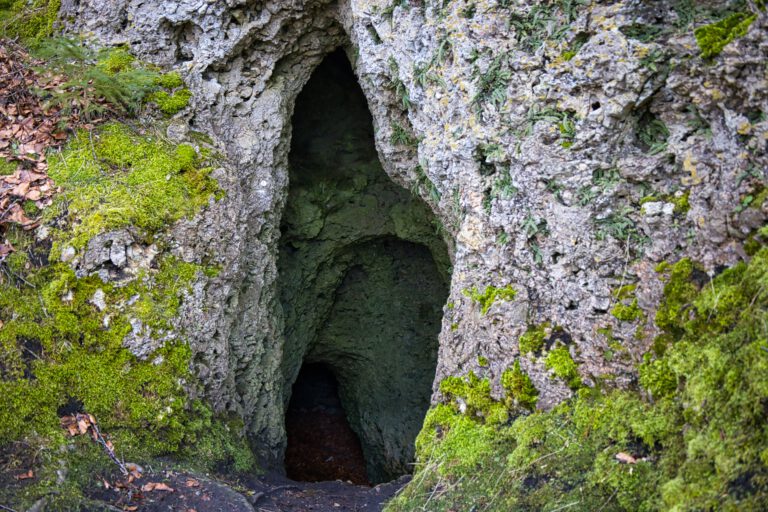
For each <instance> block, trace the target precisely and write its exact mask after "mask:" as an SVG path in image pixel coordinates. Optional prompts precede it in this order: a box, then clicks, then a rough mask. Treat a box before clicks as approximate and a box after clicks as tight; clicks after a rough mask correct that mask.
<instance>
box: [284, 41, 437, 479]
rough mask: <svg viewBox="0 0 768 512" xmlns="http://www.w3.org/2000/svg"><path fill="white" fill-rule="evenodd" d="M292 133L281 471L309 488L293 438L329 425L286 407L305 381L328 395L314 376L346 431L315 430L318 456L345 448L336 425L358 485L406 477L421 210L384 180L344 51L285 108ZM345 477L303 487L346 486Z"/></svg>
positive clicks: (428, 360) (419, 407) (418, 318)
mask: <svg viewBox="0 0 768 512" xmlns="http://www.w3.org/2000/svg"><path fill="white" fill-rule="evenodd" d="M292 130H293V131H292V139H291V149H290V153H289V159H288V160H289V189H288V198H287V201H286V205H285V209H284V211H283V217H282V222H281V226H280V230H281V238H280V242H279V257H278V287H279V288H278V289H279V292H280V301H281V305H282V310H283V318H284V345H283V359H282V365H283V367H282V369H283V375H284V383H283V395H284V397H285V400H286V402H285V404H284V406H285V407H286V411H287V413H288V414H287V416H286V428H287V430H288V436H287V449H286V466H287V468H286V469H287V471H288V472H289V474H293V475H294V476H296V478H302V479H305V478H306V479H309V478H310V477H309V476H301V473H299V472H297V471H296V468H299V467H305V466H308V465H312V464H313V461H312V459H311V457H314V455H313V453H312V451H311V450H305V449H301V448H300V446H301V443H302V441H300V439H301V437H300V436H299V434H298V432H300V431H305V430H306V431H307V432H309V431H312V430H318V431H324V428H321V427H320V425H321V424H322V423H323V422H326V421H327V419H328V418H327V415H326V414H323V415H317V414H310V413H306V414H304V413H302V414H299V412H298V411H300V410H302V409H301V408H299V409H297V408H296V407H298V406H297V405H296V404H301V403H307V402H305V400H306V398H305V397H304V396H303V394H302V393H303V391H302V390H304V389H305V386H306V384H305V382H316V383H318V384H317V386H316V387H317V388H318V389H317V391H318V392H320V390H321V389H330V388H331V387H333V386H330V384H322V385H321V384H319V383H320V380H321V374H322V373H323V372H325V373H324V375H325V377H323V378H326V380H325V381H324V382H326V383H327V382H330V381H329V380H328V377H329V375H330V376H332V377H333V378H334V379H335V382H336V385H337V388H336V389H337V392H338V399H339V403H338V404H337V405H335V406H334V407H335V409H334V410H335V411H336V412H338V413H339V414H342V413H343V415H344V416H346V419H347V422H348V423H345V422H343V421H340V420H341V418H340V417H338V415H337V417H336V420H335V421H334V422H331V423H328V425H332V426H334V428H338V429H339V430H338V431H336V432H335V433H333V432H329V431H325V434H323V435H324V436H325V437H323V440H322V441H320V440H318V441H317V445H318V446H319V445H321V444H323V443H331V444H332V443H333V442H341V441H340V440H341V439H350V438H349V432H346V433H344V431H345V428H346V427H345V425H348V426H349V427H350V428H351V430H352V431H353V432H354V433H355V434H356V435H357V438H358V439H359V442H360V447H361V449H362V454H363V457H364V462H365V473H366V475H367V480H368V481H370V482H371V483H373V484H376V483H379V482H384V481H388V480H391V479H393V478H396V477H398V476H400V475H403V474H405V473H408V472H409V471H410V469H411V464H412V462H413V455H414V446H413V445H414V441H415V438H416V434H417V433H418V432H419V430H420V428H421V425H422V422H423V420H424V415H425V413H426V411H427V409H428V407H429V400H430V396H431V391H432V381H433V380H434V376H435V367H436V362H437V348H438V344H437V338H438V334H439V332H440V327H441V321H442V308H443V304H444V303H445V301H446V299H447V296H448V282H449V279H450V259H449V255H448V252H447V249H446V245H445V243H444V241H443V240H442V239H441V238H440V237H439V236H438V235H437V234H436V230H435V228H434V225H435V218H434V216H433V213H432V211H431V210H430V209H429V207H428V206H427V205H426V204H425V203H424V202H423V201H422V200H421V199H420V198H418V197H416V196H414V195H412V194H411V193H410V192H409V191H408V190H406V189H404V188H403V187H401V186H399V185H397V184H396V183H394V182H393V181H392V180H391V179H390V178H389V176H388V175H387V174H386V172H385V171H384V169H383V167H382V165H381V162H380V161H379V158H378V153H377V151H376V147H375V143H374V133H373V120H372V117H371V114H370V112H369V110H368V105H367V102H366V99H365V96H364V95H363V92H362V90H361V89H360V86H359V85H358V83H357V80H356V78H355V75H354V72H353V70H352V67H351V65H350V63H349V60H348V59H347V57H346V54H345V53H344V51H342V50H337V51H335V52H333V53H331V54H330V55H328V56H327V57H326V58H325V59H324V61H323V62H322V63H321V64H320V65H319V66H318V68H317V69H316V70H315V71H314V73H313V74H312V76H311V77H310V80H309V81H308V83H307V85H306V86H305V87H304V89H303V90H302V92H301V93H300V94H299V96H298V98H297V100H296V105H295V109H294V114H293V118H292ZM316 365H321V366H316ZM302 368H303V370H302ZM318 368H324V370H322V371H320V370H318ZM313 379H314V380H313ZM310 387H311V386H310ZM293 398H295V399H296V401H294V400H293ZM313 399H318V400H319V399H320V397H319V396H317V395H316V396H314V398H313ZM289 401H290V402H289ZM304 410H308V411H310V412H311V411H312V408H311V407H310V408H309V409H307V407H304ZM316 412H317V411H316ZM323 412H324V413H325V412H327V411H323ZM298 418H302V419H298ZM294 421H300V422H301V425H300V427H297V426H296V425H295V424H294ZM294 429H297V430H294ZM329 429H330V427H329ZM326 430H327V429H326ZM318 434H319V432H318ZM344 442H345V443H346V442H348V441H344ZM340 451H341V448H338V449H337V451H336V452H334V453H339V452H340ZM301 457H306V458H305V459H304V460H301ZM328 457H334V459H335V458H336V457H337V455H328ZM346 475H348V473H344V472H338V473H336V474H331V473H323V476H318V475H314V476H311V478H312V479H315V478H328V479H336V478H341V479H351V478H348V476H346ZM353 481H354V480H353Z"/></svg>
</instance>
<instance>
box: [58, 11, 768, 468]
mask: <svg viewBox="0 0 768 512" xmlns="http://www.w3.org/2000/svg"><path fill="white" fill-rule="evenodd" d="M527 4H528V5H518V4H514V5H509V6H508V7H504V5H507V3H498V4H497V3H495V2H489V1H485V0H482V1H478V2H475V3H474V4H472V5H473V6H474V7H473V8H472V9H471V10H470V9H469V6H468V5H465V4H464V3H462V2H452V3H449V4H446V5H442V4H435V5H432V4H429V5H422V4H421V3H415V2H414V3H413V5H402V6H400V5H399V4H391V5H387V4H385V3H383V2H373V1H355V0H353V1H351V2H347V1H342V2H339V3H330V2H324V1H320V2H311V1H302V0H296V1H293V2H282V1H281V2H275V1H267V2H263V3H262V2H252V1H248V0H227V1H226V2H213V1H210V0H209V1H204V0H182V1H170V0H166V1H161V2H130V1H128V0H110V1H108V2H105V1H103V0H98V1H97V0H81V1H79V2H75V1H71V0H69V1H68V0H64V1H63V2H62V13H63V15H64V18H63V19H66V20H68V23H69V29H70V30H72V31H76V32H80V33H83V34H88V35H93V36H94V37H95V38H96V39H98V40H99V41H100V42H101V43H104V44H123V43H129V44H130V45H131V48H132V49H133V50H134V51H135V52H137V53H138V54H140V55H141V56H142V58H145V59H148V60H152V61H155V62H156V63H158V64H162V65H165V66H169V67H173V68H175V69H177V70H179V71H180V72H181V73H182V74H183V75H184V76H185V79H186V80H187V81H188V82H189V83H190V85H191V89H192V90H193V92H194V99H193V102H192V106H191V108H189V109H187V110H186V111H184V112H183V113H182V114H181V115H180V119H181V120H183V122H185V123H187V124H188V125H189V127H190V129H192V130H200V131H205V132H208V133H212V134H215V136H216V139H217V140H216V142H217V144H218V145H219V147H220V148H221V149H222V150H223V151H224V152H225V154H226V155H227V156H228V158H229V164H228V165H227V166H226V168H224V169H223V170H221V171H220V172H219V173H218V174H217V175H216V177H217V179H218V180H219V181H220V183H221V186H222V188H223V189H224V190H225V191H226V194H227V195H226V198H225V199H224V200H222V201H220V202H218V203H217V204H215V205H213V206H211V207H210V208H209V209H208V210H207V211H205V212H204V213H203V214H202V215H199V216H197V217H196V218H195V219H193V220H190V221H183V222H181V223H180V224H179V225H178V226H177V228H176V229H175V245H174V251H175V252H176V253H177V254H178V255H179V256H181V257H182V258H184V259H185V260H198V261H199V260H202V259H204V258H205V259H206V260H207V261H211V262H214V263H216V264H218V265H220V266H221V273H220V274H219V275H218V276H217V277H216V278H215V279H214V280H213V281H212V282H211V283H209V284H208V285H207V286H205V287H204V286H202V285H200V286H197V287H195V291H194V294H193V296H191V297H189V300H187V301H186V303H185V311H184V314H183V316H182V318H181V323H182V325H183V326H184V327H185V328H186V330H187V331H188V333H189V334H190V337H191V343H192V346H193V349H194V351H195V353H196V358H195V362H196V371H197V373H198V375H199V376H200V378H201V379H202V381H203V382H204V384H205V395H206V396H207V397H208V398H209V399H210V400H211V401H212V402H213V403H214V404H215V405H216V407H217V408H219V409H229V410H233V411H236V412H238V413H240V414H242V415H243V417H245V418H246V421H247V423H248V425H249V430H250V433H251V435H252V436H253V438H254V439H255V440H256V441H257V443H255V446H256V447H257V448H258V449H260V450H261V455H262V456H263V457H264V458H265V459H267V460H271V461H278V460H279V459H280V456H281V453H282V450H283V449H284V441H285V436H284V432H283V414H282V408H283V406H284V404H285V403H286V398H287V397H286V396H285V389H286V388H287V386H289V385H290V382H289V381H290V373H291V372H289V375H288V381H286V377H285V376H284V375H283V365H284V359H283V352H282V350H283V347H284V346H285V340H284V334H283V332H284V315H283V311H282V308H281V305H280V301H279V294H278V288H277V286H276V284H277V282H278V276H277V268H278V267H277V255H278V240H279V237H280V229H279V227H280V222H281V218H282V215H283V208H284V206H285V204H286V198H287V195H288V152H289V148H290V138H291V124H290V120H291V115H292V112H293V106H294V102H295V99H296V97H297V95H298V93H299V92H300V91H301V90H302V88H303V86H304V85H305V83H306V82H307V80H308V79H309V77H310V74H311V73H312V71H313V69H314V68H315V67H316V66H317V65H318V64H319V62H320V61H321V60H322V58H323V57H324V56H325V55H326V54H328V53H330V52H331V51H332V50H334V49H335V48H337V47H339V46H343V47H344V48H345V49H346V51H347V54H348V55H349V56H350V60H351V61H352V64H353V66H354V69H355V72H356V74H357V76H358V79H359V82H360V85H361V86H362V89H363V91H364V93H365V96H366V98H367V101H368V106H369V109H370V111H371V113H372V116H373V124H374V128H375V138H376V147H377V150H378V153H379V157H380V160H381V163H382V165H383V167H384V170H385V171H386V173H387V174H388V175H389V176H390V177H391V178H392V180H393V181H394V182H395V183H398V184H400V185H402V186H404V187H406V188H411V189H414V190H417V191H418V193H419V194H420V195H421V196H422V198H423V199H424V201H425V202H426V203H427V204H429V206H430V207H431V209H432V210H433V212H434V214H435V216H436V217H437V219H439V221H440V222H441V225H442V226H443V228H444V232H445V234H446V239H447V240H448V243H449V245H450V246H451V247H452V248H453V252H452V254H451V260H452V263H453V273H452V281H451V290H450V297H449V299H448V301H449V304H450V306H451V307H446V309H445V311H444V318H443V324H442V331H441V334H440V348H439V356H438V362H437V374H436V377H435V383H437V382H439V381H440V380H441V379H442V378H443V377H445V376H447V375H451V374H463V373H466V372H467V371H469V370H474V371H475V372H477V373H479V374H481V375H483V376H488V377H491V378H492V379H493V380H494V382H498V377H499V376H500V374H501V372H502V371H503V370H504V369H506V368H508V367H509V366H510V365H511V364H512V362H513V361H514V360H515V359H517V358H518V357H519V356H520V354H519V349H518V338H519V336H520V335H521V334H522V333H523V332H525V330H526V329H527V328H528V327H529V326H535V325H539V324H542V323H544V322H549V323H550V325H551V326H559V327H560V329H559V330H557V333H558V334H557V336H558V337H559V340H560V341H561V342H566V343H567V345H568V347H569V350H570V352H571V354H572V356H573V358H574V360H575V361H576V362H577V363H579V364H580V369H579V371H580V373H581V374H582V377H583V379H584V380H585V382H587V383H591V382H594V381H595V380H596V379H600V380H602V381H607V380H611V381H613V382H615V383H616V384H617V385H627V384H630V383H631V382H633V380H634V378H635V377H634V374H633V372H632V370H631V368H632V366H633V360H634V361H636V360H637V359H638V358H639V356H640V354H642V353H643V352H644V351H645V350H646V349H647V347H648V345H649V344H650V340H651V339H652V337H653V334H654V327H653V323H652V318H653V311H651V310H649V308H650V307H652V306H651V305H652V304H654V303H656V302H657V301H656V299H657V298H658V296H659V293H660V286H659V284H658V279H657V278H656V275H655V272H654V270H653V269H654V266H655V265H656V264H657V263H658V262H660V261H663V260H675V259H677V258H680V257H682V256H684V255H688V256H691V257H692V258H695V259H697V260H699V261H701V262H703V263H704V264H705V265H706V268H707V269H708V270H710V271H712V272H714V271H715V270H716V269H717V268H719V267H720V266H722V265H729V264H732V263H734V262H735V261H737V260H739V259H740V258H742V257H744V251H743V249H742V243H743V241H744V240H745V239H746V238H747V237H748V236H749V234H750V233H751V232H752V231H753V230H754V229H755V228H756V227H758V226H761V225H763V224H764V222H765V219H766V214H767V213H768V212H766V210H765V207H764V206H763V204H760V201H752V202H755V203H756V204H751V202H750V201H749V200H747V199H746V198H748V197H753V199H754V196H755V195H756V194H757V193H759V189H757V188H756V182H758V181H759V180H760V179H765V175H764V172H765V169H766V166H767V164H768V160H767V158H766V151H765V150H766V141H767V137H766V135H767V134H768V121H766V119H765V112H768V83H767V80H766V75H765V61H766V56H767V55H768V40H767V39H766V37H765V34H767V33H768V16H767V15H766V14H765V13H763V14H760V15H759V16H758V18H757V20H756V21H755V22H754V23H753V26H752V27H751V28H750V30H749V31H748V33H747V34H746V36H744V37H742V38H739V39H736V40H735V41H733V42H732V43H730V44H729V45H728V46H726V47H725V49H724V51H723V52H722V54H721V55H720V56H719V57H718V58H717V59H716V60H715V61H714V62H707V61H702V59H701V57H700V56H699V51H698V48H697V47H696V43H695V41H694V38H693V35H692V31H691V30H690V27H689V26H688V25H687V24H686V23H687V22H686V21H685V20H684V19H683V13H681V12H680V11H679V10H675V9H674V8H673V7H674V6H673V3H672V2H667V1H654V2H636V1H626V2H595V3H593V4H591V5H590V6H586V5H581V4H577V3H575V2H573V3H572V2H567V3H564V4H567V5H568V6H570V7H569V8H568V9H561V8H559V7H554V6H551V12H550V13H549V17H548V18H547V20H548V21H546V22H545V23H543V24H541V25H536V26H534V27H533V28H530V25H525V24H523V23H518V21H519V20H521V19H526V16H527V15H528V14H529V13H530V12H531V9H532V8H533V4H538V3H534V2H527ZM702 4H705V7H706V6H711V7H713V8H714V7H717V6H718V5H719V4H718V3H717V2H704V3H702ZM547 5H549V4H547ZM652 26H663V27H667V28H670V27H671V28H672V29H673V30H669V31H666V32H664V33H662V35H660V36H659V37H657V38H656V39H652V38H647V37H642V36H638V35H637V34H636V33H635V32H634V31H633V29H636V28H637V27H641V28H642V27H652ZM526 27H527V28H526ZM661 126H664V127H666V128H665V129H666V130H667V131H668V134H666V135H665V134H664V130H663V129H661ZM396 127H400V128H403V129H405V130H408V131H412V134H413V136H414V137H416V138H417V140H418V142H417V144H416V145H415V146H414V147H411V146H408V145H407V144H403V143H399V142H396V140H397V137H394V139H393V132H395V131H396V130H397V129H396ZM395 135H396V134H395ZM419 166H420V167H419ZM418 169H421V170H422V171H423V173H424V175H425V176H426V178H427V181H425V179H424V178H423V175H421V174H420V172H419V171H418ZM641 200H642V201H641ZM641 202H642V203H643V204H641ZM99 255H100V256H99V258H101V259H102V260H103V259H104V258H105V257H106V252H105V251H103V250H100V251H99ZM120 256H121V254H116V255H115V258H116V259H117V263H116V262H115V261H114V259H113V255H112V251H111V249H110V253H109V259H110V261H111V262H112V263H113V264H115V265H117V264H118V263H119V262H122V261H123V259H121V257H120ZM104 261H106V260H104ZM118 266H119V265H118ZM638 281H639V282H640V285H639V287H638V288H637V290H636V291H635V292H633V293H634V294H635V298H636V299H637V305H638V306H639V307H640V308H642V309H643V312H642V313H643V314H640V315H636V316H634V318H632V317H626V316H625V317H623V318H625V319H624V320H620V319H619V318H616V317H617V316H622V315H612V314H611V310H613V309H614V307H615V306H616V305H617V304H618V303H619V302H620V301H622V300H626V299H625V298H622V297H621V294H616V293H614V291H615V290H617V289H618V288H620V287H621V286H623V285H626V284H631V283H635V282H638ZM491 285H492V286H497V287H504V286H507V285H512V286H513V287H514V289H515V290H517V295H516V297H515V299H514V300H513V301H497V302H495V303H494V304H492V305H490V308H489V309H488V310H487V312H486V313H485V314H483V313H482V312H481V308H480V306H479V305H478V304H477V303H476V302H474V301H473V300H471V298H470V297H468V296H466V295H465V294H464V293H463V292H464V291H465V290H468V289H470V288H472V287H473V286H476V287H478V288H479V290H480V291H482V290H483V289H484V288H485V287H486V286H491ZM631 299H632V297H630V300H631ZM607 329H610V331H608V330H607ZM606 332H608V333H610V334H609V335H606V334H605V333H606ZM550 341H554V340H550ZM616 342H618V343H619V345H620V348H621V350H620V352H621V354H622V357H616V346H615V345H616ZM609 343H612V344H613V347H612V348H611V349H610V351H609ZM608 354H611V356H610V357H609V356H608ZM479 357H483V358H487V359H488V361H489V364H488V365H487V366H486V365H482V366H481V365H480V362H479V360H478V358H479ZM543 360H544V358H543V356H542V355H539V354H531V355H528V356H525V357H522V358H521V365H522V367H523V369H524V370H525V371H526V372H528V373H529V375H530V376H531V378H532V379H533V381H534V383H535V385H536V386H537V388H538V389H539V391H540V393H541V394H540V401H539V407H545V408H546V407H549V406H551V405H552V404H554V403H556V402H558V401H560V400H562V399H563V398H565V397H567V396H568V395H569V394H570V393H571V392H570V390H569V389H568V387H567V386H566V384H565V383H563V382H562V381H560V380H557V379H554V378H553V377H552V375H551V372H550V370H548V369H547V368H546V366H545V365H544V362H543ZM435 389H436V388H435ZM433 398H437V396H434V397H433Z"/></svg>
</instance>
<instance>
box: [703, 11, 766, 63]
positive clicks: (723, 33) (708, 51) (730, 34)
mask: <svg viewBox="0 0 768 512" xmlns="http://www.w3.org/2000/svg"><path fill="white" fill-rule="evenodd" d="M756 18H757V15H756V14H752V13H747V12H737V13H734V14H731V15H730V16H728V17H727V18H724V19H722V20H720V21H718V22H716V23H712V24H710V25H704V26H702V27H698V28H697V29H696V30H694V31H693V34H694V36H695V37H696V43H697V44H698V45H699V49H700V50H701V56H702V57H703V58H705V59H708V58H711V57H714V56H716V55H718V54H719V53H720V52H722V51H723V48H725V47H726V45H728V43H730V42H731V41H733V40H734V39H737V38H739V37H742V36H744V35H746V33H747V30H748V29H749V26H750V25H751V24H752V22H753V21H755V19H756Z"/></svg>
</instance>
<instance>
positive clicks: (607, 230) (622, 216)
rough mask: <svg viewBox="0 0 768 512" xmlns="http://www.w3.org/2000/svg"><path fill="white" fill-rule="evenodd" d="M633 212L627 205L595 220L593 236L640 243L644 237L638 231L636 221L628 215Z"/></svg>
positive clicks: (601, 238) (600, 238)
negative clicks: (595, 227) (595, 229)
mask: <svg viewBox="0 0 768 512" xmlns="http://www.w3.org/2000/svg"><path fill="white" fill-rule="evenodd" d="M633 213H634V211H633V209H632V208H631V207H629V206H627V207H624V208H622V209H620V210H618V211H615V212H613V213H611V214H610V215H608V216H606V217H604V218H602V219H597V220H595V225H596V226H597V232H596V233H595V238H597V239H598V240H605V239H607V238H608V237H611V238H614V239H615V240H618V241H621V242H626V243H632V244H634V245H642V244H643V243H644V242H645V241H646V237H645V236H643V235H642V234H641V233H640V231H639V230H638V229H637V223H636V222H635V221H634V220H632V218H631V217H630V215H632V214H633Z"/></svg>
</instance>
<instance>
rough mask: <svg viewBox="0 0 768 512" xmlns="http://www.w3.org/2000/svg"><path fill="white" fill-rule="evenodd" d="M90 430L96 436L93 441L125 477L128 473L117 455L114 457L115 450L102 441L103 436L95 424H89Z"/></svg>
mask: <svg viewBox="0 0 768 512" xmlns="http://www.w3.org/2000/svg"><path fill="white" fill-rule="evenodd" d="M91 428H92V429H93V433H94V434H95V435H96V438H95V441H96V442H97V443H99V444H100V445H101V447H102V448H103V449H104V451H105V452H106V453H107V455H108V456H109V458H110V459H112V462H114V463H115V464H117V467H118V468H120V472H121V473H122V474H123V475H125V476H127V475H128V473H129V472H128V468H126V467H125V463H124V462H123V461H121V460H120V459H118V458H117V455H115V449H114V448H111V447H110V446H109V444H107V442H106V441H105V440H104V436H102V435H101V431H100V430H99V426H98V425H96V423H95V422H91Z"/></svg>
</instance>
